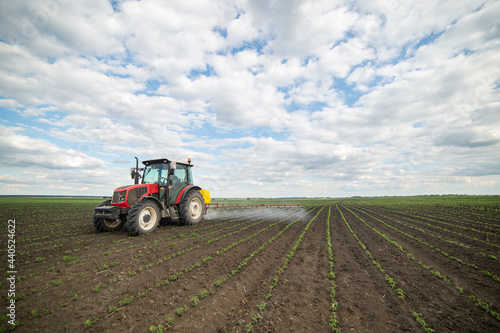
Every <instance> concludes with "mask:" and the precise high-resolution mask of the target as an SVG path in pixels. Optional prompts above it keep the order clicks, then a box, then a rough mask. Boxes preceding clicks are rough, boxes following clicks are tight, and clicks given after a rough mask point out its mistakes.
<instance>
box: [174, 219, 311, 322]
mask: <svg viewBox="0 0 500 333" xmlns="http://www.w3.org/2000/svg"><path fill="white" fill-rule="evenodd" d="M316 211H317V210H316V209H315V210H313V211H310V212H308V213H307V214H306V215H305V216H303V217H302V218H301V219H300V220H299V221H297V222H296V223H295V224H294V225H292V226H291V227H290V228H289V229H288V230H287V231H285V232H284V233H283V234H282V235H281V236H280V237H278V238H277V239H276V240H274V241H273V242H272V243H270V244H268V245H267V246H266V248H265V249H264V250H263V251H262V252H261V253H259V254H258V255H257V256H255V257H254V258H253V259H251V260H250V261H249V262H248V265H247V266H245V267H244V268H243V269H242V270H241V271H240V272H239V273H238V274H236V275H234V276H233V277H232V278H231V279H230V280H229V281H227V282H225V283H224V284H222V285H221V286H220V287H214V286H212V282H214V281H216V280H217V279H219V278H221V277H222V276H225V275H226V274H227V273H228V272H229V270H230V269H229V270H219V271H218V272H212V274H211V275H210V279H209V281H208V283H207V284H206V286H207V288H206V289H213V290H215V291H216V294H215V295H212V296H209V297H207V298H206V299H205V300H203V302H201V303H200V305H198V306H197V307H195V308H191V309H190V310H189V313H188V315H187V316H186V315H185V316H183V317H181V318H178V317H176V319H175V323H174V325H173V327H172V328H171V330H172V331H173V332H201V331H207V332H215V331H216V332H244V329H245V324H246V321H248V319H249V316H250V314H251V313H253V312H255V309H256V308H257V307H256V306H257V304H258V303H260V301H261V299H262V295H263V294H264V292H265V291H266V290H267V289H268V286H269V284H270V281H271V280H272V277H273V276H274V274H275V272H276V269H277V268H278V266H279V265H280V263H281V262H282V258H284V256H285V255H286V254H287V253H288V252H289V251H290V249H291V248H292V247H293V245H294V243H295V241H296V240H297V239H298V237H299V236H300V234H301V233H302V231H303V228H304V227H305V225H306V224H307V222H309V220H310V219H311V218H312V216H314V215H315V212H316ZM297 217H298V216H295V217H293V218H292V219H290V220H289V221H288V223H289V222H292V221H294V220H296V219H297ZM283 227H285V226H283ZM281 229H283V228H281ZM278 232H279V231H278V230H274V231H272V232H271V231H268V232H265V233H263V235H262V237H261V238H260V239H259V242H256V243H255V244H254V245H252V246H250V245H247V246H245V248H243V249H242V253H244V255H243V256H241V257H240V258H239V261H238V262H236V263H235V264H234V265H233V268H235V267H236V266H237V265H238V264H239V262H241V260H243V259H244V257H246V256H247V255H249V254H250V253H252V252H253V251H254V250H255V249H257V248H258V247H259V246H260V245H262V244H263V243H265V242H266V241H267V240H268V239H269V238H271V237H273V236H274V235H275V234H277V233H278ZM200 290H201V288H200V287H197V289H196V288H195V289H192V290H191V293H190V294H189V296H194V295H195V294H196V293H197V292H199V291H200Z"/></svg>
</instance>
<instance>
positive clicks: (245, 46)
mask: <svg viewBox="0 0 500 333" xmlns="http://www.w3.org/2000/svg"><path fill="white" fill-rule="evenodd" d="M499 13H500V4H499V3H498V2H495V1H486V2H484V1H476V0H473V1H458V2H457V1H441V2H435V1H424V2H411V1H389V2H387V1H364V0H362V1H361V0H360V1H355V2H344V1H328V0H321V1H320V0H318V1H307V0H293V1H285V0H274V1H261V0H259V1H248V0H238V1H230V0H224V1H216V2H213V1H208V0H199V1H189V2H186V1H180V0H179V1H169V2H164V1H160V0H143V1H125V0H123V1H118V2H114V3H113V4H111V3H110V2H108V1H104V0H92V1H90V2H89V1H67V0H47V1H42V2H38V1H25V2H23V3H20V2H15V1H11V2H5V3H2V4H1V5H0V57H1V59H2V62H1V63H0V91H1V94H0V110H1V112H2V113H1V115H0V118H1V119H0V121H1V124H2V125H1V126H3V127H2V136H1V140H2V141H1V142H0V143H1V144H2V147H1V148H0V153H1V157H2V161H4V162H2V163H3V164H2V165H1V168H2V170H1V172H0V184H4V185H0V191H6V192H8V193H11V192H9V191H14V190H13V189H14V188H15V189H16V190H17V191H18V192H16V193H23V191H24V193H26V191H28V190H26V188H29V191H30V193H32V191H33V190H34V187H36V188H37V191H38V193H43V192H44V191H45V192H46V193H50V194H57V193H59V191H70V190H69V188H70V187H71V186H78V187H79V188H82V189H86V190H82V192H84V193H92V191H93V190H95V191H102V192H106V193H102V192H99V193H98V194H108V195H109V194H110V192H111V191H112V189H113V186H115V185H117V184H118V183H119V181H124V182H127V181H128V179H127V177H128V169H127V167H128V166H127V167H124V166H123V165H121V164H119V163H114V162H113V160H131V161H132V162H133V160H132V156H139V157H140V158H142V159H146V158H152V157H159V156H166V157H176V158H182V159H185V158H186V157H188V156H189V157H192V158H193V161H194V162H195V164H196V169H195V179H197V180H199V181H200V182H201V183H202V184H201V185H202V186H206V187H208V188H209V189H213V190H215V193H214V195H216V196H222V195H224V196H225V195H227V196H243V197H247V196H262V193H269V195H272V196H283V195H286V196H288V195H298V196H304V195H310V196H316V195H358V194H361V195H363V194H370V195H376V194H422V193H435V192H436V191H437V189H440V190H439V191H446V192H452V191H454V190H460V191H463V192H467V190H469V191H470V193H481V191H483V192H484V193H494V186H495V184H498V170H499V169H500V168H499V165H498V161H497V160H496V159H494V158H493V157H492V156H495V154H496V151H497V150H498V146H499V145H500V133H499V131H498V128H499V122H500V118H499V116H498V112H497V110H498V106H499V103H498V100H499V88H498V87H499V83H500V79H499V78H500V66H499V65H498V60H497V57H498V52H499V46H498V24H497V23H496V22H497V17H498V14H499ZM9 160H10V161H12V162H11V164H9V163H7V162H5V161H9ZM21 165H22V166H23V167H24V169H23V172H25V173H23V174H20V173H19V172H18V171H16V169H15V168H12V167H13V166H21ZM54 170H56V172H55V173H61V174H62V176H61V177H59V178H58V179H57V178H54ZM60 170H64V172H59V171H60ZM197 175H198V176H197ZM109 179H112V181H110V180H109ZM54 180H56V182H55V183H54ZM2 186H3V187H2ZM463 192H461V193H463ZM65 193H66V192H65Z"/></svg>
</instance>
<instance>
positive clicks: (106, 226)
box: [94, 200, 125, 232]
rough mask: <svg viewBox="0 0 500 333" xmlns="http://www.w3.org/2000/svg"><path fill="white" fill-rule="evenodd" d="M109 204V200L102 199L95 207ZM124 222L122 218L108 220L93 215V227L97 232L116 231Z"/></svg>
mask: <svg viewBox="0 0 500 333" xmlns="http://www.w3.org/2000/svg"><path fill="white" fill-rule="evenodd" d="M102 206H111V200H107V201H104V202H103V203H101V204H100V205H99V206H97V207H102ZM124 224H125V220H124V219H118V220H109V219H101V218H96V217H94V227H95V230H97V232H107V231H118V230H120V229H121V228H122V227H123V225H124Z"/></svg>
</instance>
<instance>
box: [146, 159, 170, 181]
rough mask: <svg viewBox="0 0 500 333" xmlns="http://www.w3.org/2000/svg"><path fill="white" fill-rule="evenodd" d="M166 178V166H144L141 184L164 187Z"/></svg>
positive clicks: (161, 164) (159, 164)
mask: <svg viewBox="0 0 500 333" xmlns="http://www.w3.org/2000/svg"><path fill="white" fill-rule="evenodd" d="M167 178H168V164H167V163H158V164H151V165H148V166H146V168H145V169H144V177H143V178H142V183H143V184H160V185H166V184H167Z"/></svg>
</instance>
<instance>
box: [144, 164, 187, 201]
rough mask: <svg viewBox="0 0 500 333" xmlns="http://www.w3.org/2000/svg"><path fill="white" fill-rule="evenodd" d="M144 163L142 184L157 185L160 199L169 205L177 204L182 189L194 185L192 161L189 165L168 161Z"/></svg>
mask: <svg viewBox="0 0 500 333" xmlns="http://www.w3.org/2000/svg"><path fill="white" fill-rule="evenodd" d="M142 163H143V164H144V165H145V167H144V173H143V176H142V184H157V185H158V199H159V200H161V201H164V202H166V203H167V204H175V202H176V200H177V197H178V196H179V193H180V192H181V191H182V189H183V188H184V187H186V186H188V185H193V176H192V172H191V168H192V167H193V165H192V164H191V160H188V163H185V162H180V161H174V160H166V159H163V160H150V161H144V162H142Z"/></svg>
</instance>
